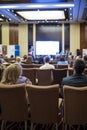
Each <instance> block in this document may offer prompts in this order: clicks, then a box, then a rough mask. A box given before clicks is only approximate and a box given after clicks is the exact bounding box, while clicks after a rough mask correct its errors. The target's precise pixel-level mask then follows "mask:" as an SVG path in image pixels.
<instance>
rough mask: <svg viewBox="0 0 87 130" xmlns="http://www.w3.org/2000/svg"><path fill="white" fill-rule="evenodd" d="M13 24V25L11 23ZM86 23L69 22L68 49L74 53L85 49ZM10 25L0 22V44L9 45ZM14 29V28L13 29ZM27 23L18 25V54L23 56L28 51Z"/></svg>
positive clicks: (86, 46) (86, 41)
mask: <svg viewBox="0 0 87 130" xmlns="http://www.w3.org/2000/svg"><path fill="white" fill-rule="evenodd" d="M13 26H14V25H13ZM86 27H87V24H86V25H85V24H78V23H75V24H70V51H71V52H73V54H74V55H76V50H77V49H80V50H81V51H82V49H84V48H86V49H87V40H86V39H87V38H86V34H87V29H86ZM9 28H10V26H9V24H2V26H0V31H1V35H0V41H1V43H0V44H2V45H9V44H10V38H9V36H10V32H9V31H10V29H9ZM35 29H36V28H35V25H34V34H33V39H34V42H35V37H34V36H35ZM13 31H14V30H13ZM28 32H29V30H28V25H27V24H19V25H18V44H19V45H20V46H21V51H20V54H21V56H23V55H24V54H27V53H28Z"/></svg>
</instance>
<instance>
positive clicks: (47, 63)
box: [40, 56, 55, 69]
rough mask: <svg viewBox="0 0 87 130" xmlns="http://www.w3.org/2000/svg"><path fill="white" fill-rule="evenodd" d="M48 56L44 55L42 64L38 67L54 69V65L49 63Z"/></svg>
mask: <svg viewBox="0 0 87 130" xmlns="http://www.w3.org/2000/svg"><path fill="white" fill-rule="evenodd" d="M49 62H50V57H49V56H45V57H44V65H42V66H41V67H40V69H55V67H54V65H51V64H50V63H49Z"/></svg>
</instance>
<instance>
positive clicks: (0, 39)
mask: <svg viewBox="0 0 87 130" xmlns="http://www.w3.org/2000/svg"><path fill="white" fill-rule="evenodd" d="M1 27H2V26H1V25H0V44H2V32H1V30H2V29H1Z"/></svg>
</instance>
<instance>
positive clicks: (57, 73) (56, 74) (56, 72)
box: [52, 68, 67, 85]
mask: <svg viewBox="0 0 87 130" xmlns="http://www.w3.org/2000/svg"><path fill="white" fill-rule="evenodd" d="M52 72H53V84H59V85H61V82H62V79H63V78H64V77H66V76H67V68H65V69H53V70H52Z"/></svg>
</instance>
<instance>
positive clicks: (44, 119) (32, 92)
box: [26, 84, 59, 124]
mask: <svg viewBox="0 0 87 130" xmlns="http://www.w3.org/2000/svg"><path fill="white" fill-rule="evenodd" d="M26 89H27V92H28V96H29V101H30V110H31V121H32V122H33V123H42V124H46V123H56V122H57V119H58V96H59V86H58V84H56V85H50V86H35V85H29V86H27V88H26Z"/></svg>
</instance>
